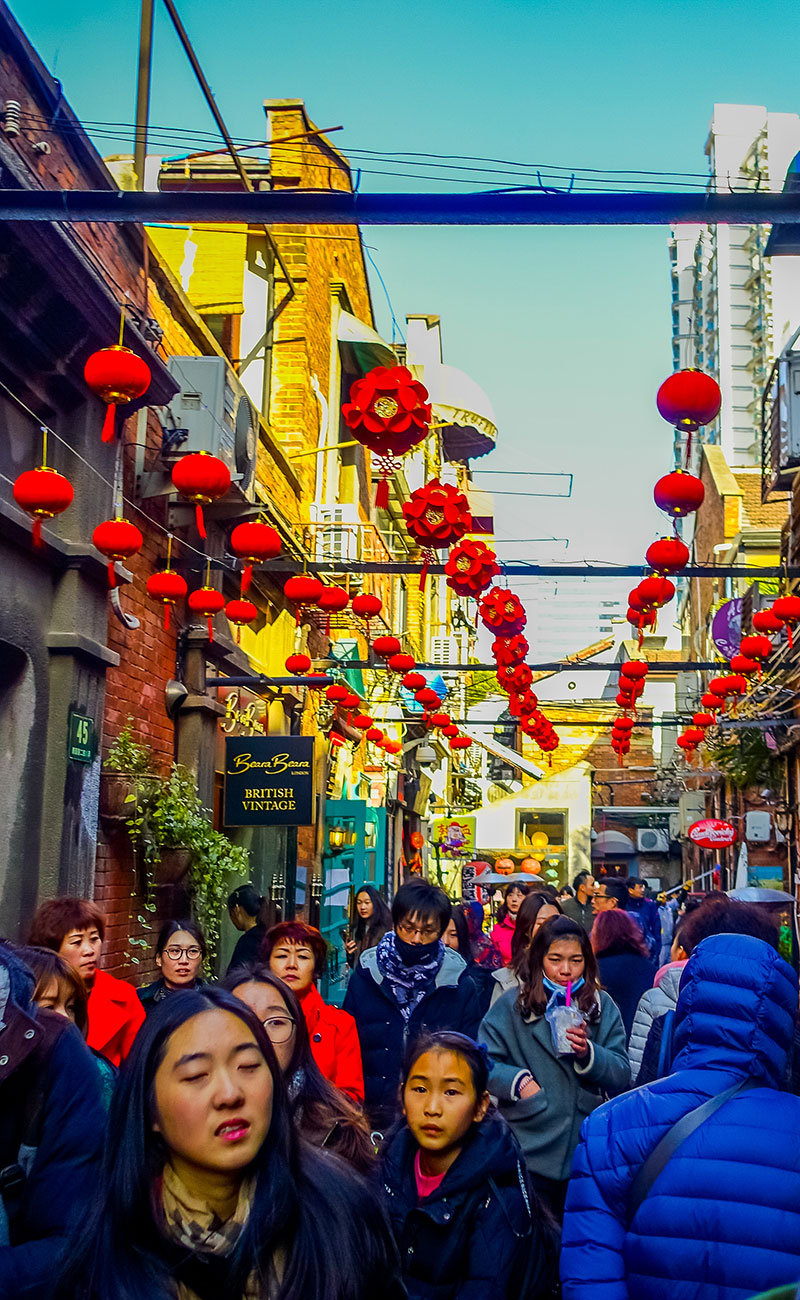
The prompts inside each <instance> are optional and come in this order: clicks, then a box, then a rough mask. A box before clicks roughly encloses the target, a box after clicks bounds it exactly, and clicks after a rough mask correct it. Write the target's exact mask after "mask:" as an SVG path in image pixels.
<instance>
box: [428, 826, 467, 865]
mask: <svg viewBox="0 0 800 1300" xmlns="http://www.w3.org/2000/svg"><path fill="white" fill-rule="evenodd" d="M431 843H432V844H435V845H436V846H437V848H438V849H439V851H440V852H441V853H445V854H448V855H450V856H452V857H460V856H461V854H462V853H474V852H475V818H474V817H461V818H455V817H437V818H436V819H435V821H434V822H433V823H432V825H431Z"/></svg>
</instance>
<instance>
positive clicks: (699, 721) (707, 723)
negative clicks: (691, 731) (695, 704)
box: [692, 712, 716, 731]
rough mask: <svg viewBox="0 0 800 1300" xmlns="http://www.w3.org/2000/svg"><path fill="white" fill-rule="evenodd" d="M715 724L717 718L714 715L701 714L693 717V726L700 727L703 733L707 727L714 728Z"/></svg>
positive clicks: (695, 714)
mask: <svg viewBox="0 0 800 1300" xmlns="http://www.w3.org/2000/svg"><path fill="white" fill-rule="evenodd" d="M715 722H716V718H715V717H714V715H713V713H705V712H700V713H694V714H693V715H692V726H693V727H700V729H701V730H702V731H705V729H706V728H707V727H713V726H714V723H715Z"/></svg>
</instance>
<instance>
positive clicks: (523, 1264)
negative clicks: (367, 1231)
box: [381, 1113, 557, 1300]
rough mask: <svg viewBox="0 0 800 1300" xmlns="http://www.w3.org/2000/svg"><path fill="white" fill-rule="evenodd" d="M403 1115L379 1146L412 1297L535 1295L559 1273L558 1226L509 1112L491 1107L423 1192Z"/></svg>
mask: <svg viewBox="0 0 800 1300" xmlns="http://www.w3.org/2000/svg"><path fill="white" fill-rule="evenodd" d="M417 1150H418V1147H417V1144H416V1142H415V1140H414V1138H413V1137H412V1135H411V1133H410V1131H409V1129H408V1128H407V1127H406V1126H405V1125H404V1126H403V1127H402V1128H401V1129H400V1130H399V1131H398V1132H397V1133H396V1134H395V1135H393V1136H392V1137H390V1139H389V1141H388V1142H387V1144H386V1147H385V1148H384V1150H383V1152H382V1156H381V1162H382V1171H383V1183H384V1192H385V1195H386V1201H387V1207H388V1210H389V1217H390V1219H391V1222H392V1228H393V1229H394V1233H395V1237H396V1239H397V1244H398V1246H399V1248H400V1261H401V1264H402V1267H403V1280H404V1282H405V1284H406V1288H407V1290H408V1295H409V1300H536V1298H537V1297H540V1296H546V1295H548V1294H549V1293H550V1288H551V1287H552V1285H553V1283H554V1281H555V1277H556V1271H557V1270H556V1251H555V1248H554V1241H553V1237H552V1231H553V1230H552V1229H551V1228H550V1227H549V1226H548V1225H547V1224H546V1221H545V1220H543V1219H542V1212H541V1209H540V1207H539V1205H538V1202H537V1200H536V1197H535V1194H534V1193H533V1191H532V1190H531V1187H530V1184H529V1181H528V1176H527V1172H526V1170H525V1162H524V1160H523V1157H522V1152H521V1151H520V1149H519V1147H518V1145H517V1142H516V1140H515V1138H514V1137H513V1135H512V1133H511V1131H510V1129H509V1128H508V1126H507V1124H506V1122H505V1120H503V1119H502V1118H501V1117H500V1116H499V1115H498V1114H496V1113H490V1114H489V1115H488V1116H487V1117H486V1119H485V1120H484V1121H483V1123H482V1124H480V1125H478V1126H477V1127H476V1128H475V1129H474V1130H473V1135H472V1137H471V1139H470V1141H469V1142H468V1143H467V1145H466V1146H465V1147H464V1149H463V1151H462V1152H461V1154H460V1155H459V1157H458V1159H457V1160H456V1161H455V1163H454V1164H453V1165H451V1167H450V1169H448V1171H447V1173H446V1174H445V1177H444V1179H443V1181H442V1183H441V1184H440V1186H439V1188H438V1189H437V1190H436V1191H435V1192H434V1193H433V1195H431V1196H428V1197H426V1198H425V1200H424V1201H421V1202H420V1200H419V1198H418V1196H417V1186H416V1179H415V1176H414V1158H415V1156H416V1153H417Z"/></svg>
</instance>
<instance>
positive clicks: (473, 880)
mask: <svg viewBox="0 0 800 1300" xmlns="http://www.w3.org/2000/svg"><path fill="white" fill-rule="evenodd" d="M487 871H491V866H490V864H489V863H488V862H465V864H464V866H463V867H462V868H461V897H462V899H463V901H464V902H465V903H474V902H478V903H482V902H483V901H484V897H483V893H484V891H483V890H482V889H481V886H480V878H481V876H483V875H485V873H486V872H487Z"/></svg>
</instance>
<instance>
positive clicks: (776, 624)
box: [753, 609, 783, 636]
mask: <svg viewBox="0 0 800 1300" xmlns="http://www.w3.org/2000/svg"><path fill="white" fill-rule="evenodd" d="M753 627H754V629H755V631H756V632H760V633H761V634H762V635H764V636H774V634H775V633H776V632H782V631H783V623H782V622H781V620H780V619H779V618H776V617H775V615H774V614H773V612H772V610H771V609H759V610H756V612H755V614H754V615H753Z"/></svg>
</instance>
